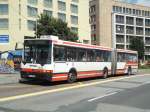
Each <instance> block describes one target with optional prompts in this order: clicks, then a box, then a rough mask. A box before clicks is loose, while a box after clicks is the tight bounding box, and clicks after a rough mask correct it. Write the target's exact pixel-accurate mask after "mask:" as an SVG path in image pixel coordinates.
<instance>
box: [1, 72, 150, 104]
mask: <svg viewBox="0 0 150 112" xmlns="http://www.w3.org/2000/svg"><path fill="white" fill-rule="evenodd" d="M143 76H150V74H144V75H133V76H126V77H119V78H112V79H108V80H103V81H97V82H92V83H88V84H80V85H79V84H77V85H75V86H68V87H62V88H58V89H52V90H45V91H40V92H34V93H27V94H21V95H16V96H9V97H4V98H0V102H6V101H12V100H17V99H23V98H28V97H34V96H39V95H45V94H49V93H55V92H61V91H66V90H71V89H77V88H83V87H88V86H94V85H98V84H103V83H108V82H113V81H118V80H123V79H130V78H134V77H143Z"/></svg>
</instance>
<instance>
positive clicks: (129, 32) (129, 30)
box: [126, 26, 134, 34]
mask: <svg viewBox="0 0 150 112" xmlns="http://www.w3.org/2000/svg"><path fill="white" fill-rule="evenodd" d="M126 33H127V34H134V27H132V26H127V27H126Z"/></svg>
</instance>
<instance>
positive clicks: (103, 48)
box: [63, 42, 112, 51]
mask: <svg viewBox="0 0 150 112" xmlns="http://www.w3.org/2000/svg"><path fill="white" fill-rule="evenodd" d="M63 44H66V45H72V46H77V47H88V48H97V49H102V50H108V51H112V50H111V48H105V47H102V46H92V45H85V44H79V43H73V42H63Z"/></svg>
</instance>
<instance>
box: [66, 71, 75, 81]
mask: <svg viewBox="0 0 150 112" xmlns="http://www.w3.org/2000/svg"><path fill="white" fill-rule="evenodd" d="M76 80H77V75H76V73H75V72H73V71H71V72H69V74H68V82H69V83H73V82H75V81H76Z"/></svg>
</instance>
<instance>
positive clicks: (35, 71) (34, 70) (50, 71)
mask: <svg viewBox="0 0 150 112" xmlns="http://www.w3.org/2000/svg"><path fill="white" fill-rule="evenodd" d="M21 71H22V72H29V73H52V72H53V71H52V70H41V69H31V68H22V69H21Z"/></svg>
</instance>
